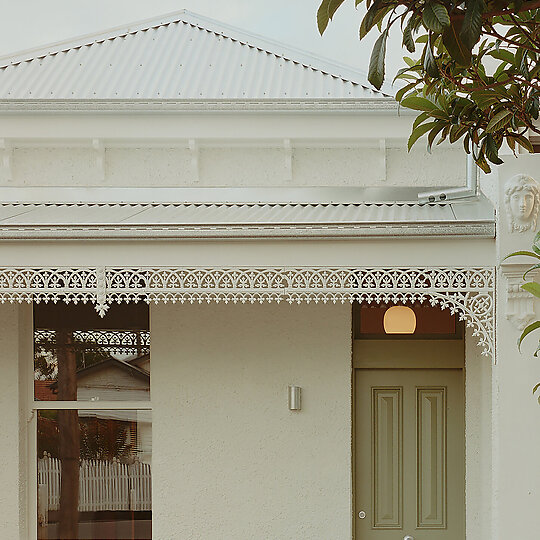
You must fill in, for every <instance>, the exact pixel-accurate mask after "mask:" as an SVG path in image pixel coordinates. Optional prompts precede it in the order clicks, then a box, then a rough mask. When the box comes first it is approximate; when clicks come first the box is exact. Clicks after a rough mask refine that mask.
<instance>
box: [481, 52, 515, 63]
mask: <svg viewBox="0 0 540 540" xmlns="http://www.w3.org/2000/svg"><path fill="white" fill-rule="evenodd" d="M487 54H488V55H489V56H491V57H492V58H495V59H496V60H501V61H502V62H506V63H508V64H514V61H515V57H514V55H513V54H512V53H511V52H510V51H509V50H508V49H495V50H493V51H489V52H488V53H487Z"/></svg>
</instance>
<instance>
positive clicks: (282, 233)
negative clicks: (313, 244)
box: [0, 189, 495, 239]
mask: <svg viewBox="0 0 540 540" xmlns="http://www.w3.org/2000/svg"><path fill="white" fill-rule="evenodd" d="M138 191H140V190H126V191H124V192H123V196H122V197H121V198H120V199H117V200H108V201H107V200H102V195H100V193H101V194H104V193H105V194H106V191H105V190H101V191H100V190H96V191H95V192H94V193H92V190H85V191H84V195H85V196H84V197H81V196H80V192H79V195H77V191H76V190H75V192H74V191H71V192H70V191H69V190H67V193H68V194H69V197H65V198H64V199H65V200H62V199H60V198H58V199H50V200H54V202H49V201H47V200H41V201H36V200H28V201H27V202H23V201H17V202H15V201H12V202H8V201H6V199H9V196H8V195H9V192H8V191H5V190H4V193H5V194H6V196H5V197H4V199H3V200H4V201H6V202H4V203H2V204H0V239H48V238H55V239H74V238H83V239H92V238H96V239H98V238H99V239H103V238H169V239H175V238H178V239H199V238H361V237H388V236H400V237H417V236H424V237H438V236H452V237H456V236H457V237H483V238H493V237H494V236H495V216H494V210H493V207H492V205H491V204H490V203H489V201H488V200H487V199H486V198H485V197H482V196H481V197H479V198H477V199H469V200H463V201H451V202H448V203H437V204H420V203H418V202H414V200H411V202H406V201H400V202H397V201H388V200H373V198H374V194H375V191H374V190H373V189H372V190H358V189H357V190H350V189H349V190H339V189H334V190H325V189H320V190H317V189H308V190H301V189H296V190H292V191H291V192H290V193H288V192H287V190H266V191H264V190H257V192H256V193H254V190H242V189H228V190H217V191H216V190H212V189H206V190H205V189H198V190H189V189H188V190H181V189H179V190H169V191H168V193H167V194H161V196H160V194H159V190H151V191H149V190H144V191H145V193H146V194H147V195H148V196H152V195H154V196H155V197H154V198H153V199H152V201H153V202H144V201H143V200H141V199H144V194H142V193H140V192H139V193H137V192H138ZM59 192H62V190H57V191H56V194H57V195H58V193H59ZM261 192H262V193H263V196H261ZM12 193H17V194H18V195H19V196H21V195H24V193H23V192H21V190H18V191H17V192H15V191H14V192H12ZM64 193H66V191H65V190H64ZM128 193H131V196H130V197H128V196H127V194H128ZM0 195H1V192H0ZM110 195H111V193H109V196H110ZM288 195H290V196H288ZM367 195H371V197H372V200H371V201H368V200H367V199H366V197H367ZM379 195H380V193H379ZM171 197H175V199H174V198H171ZM280 197H281V199H282V201H283V202H279V198H280ZM27 198H28V199H29V198H30V197H29V196H27ZM83 198H84V199H86V200H82V199H83ZM212 198H213V199H214V200H212ZM250 198H251V199H250ZM410 198H411V199H413V198H412V197H410ZM127 199H131V200H127ZM160 199H164V200H160ZM167 199H168V200H167ZM379 199H380V197H379ZM175 200H176V201H178V202H171V201H175ZM250 200H251V201H252V202H250ZM223 201H230V202H223Z"/></svg>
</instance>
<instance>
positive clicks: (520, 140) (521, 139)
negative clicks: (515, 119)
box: [508, 133, 534, 154]
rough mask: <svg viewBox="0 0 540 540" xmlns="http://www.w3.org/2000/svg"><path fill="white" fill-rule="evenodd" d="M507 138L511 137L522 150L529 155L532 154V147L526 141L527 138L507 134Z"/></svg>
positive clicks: (517, 134) (516, 134)
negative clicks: (526, 151)
mask: <svg viewBox="0 0 540 540" xmlns="http://www.w3.org/2000/svg"><path fill="white" fill-rule="evenodd" d="M508 137H512V138H513V139H515V141H516V142H517V143H518V144H519V146H521V147H522V148H525V150H528V151H529V152H530V153H531V154H534V148H533V145H532V143H531V141H529V139H527V137H524V136H523V135H521V134H519V133H509V134H508Z"/></svg>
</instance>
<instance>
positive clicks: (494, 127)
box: [486, 110, 513, 133]
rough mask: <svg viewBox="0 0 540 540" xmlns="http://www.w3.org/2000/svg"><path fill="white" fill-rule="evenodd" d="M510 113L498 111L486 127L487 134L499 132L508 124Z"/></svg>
mask: <svg viewBox="0 0 540 540" xmlns="http://www.w3.org/2000/svg"><path fill="white" fill-rule="evenodd" d="M512 114H513V113H512V111H506V110H504V111H499V112H498V113H497V114H496V115H495V116H494V117H493V118H492V119H491V120H490V121H489V122H488V125H487V126H486V131H487V132H488V133H493V132H494V131H499V130H500V129H502V128H503V127H504V126H506V125H507V124H509V123H510V120H511V118H510V117H511V116H512Z"/></svg>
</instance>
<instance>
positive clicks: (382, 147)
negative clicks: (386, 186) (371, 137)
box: [379, 139, 386, 182]
mask: <svg viewBox="0 0 540 540" xmlns="http://www.w3.org/2000/svg"><path fill="white" fill-rule="evenodd" d="M379 152H380V153H381V166H382V171H383V176H382V178H381V180H382V181H383V182H386V139H379Z"/></svg>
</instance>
